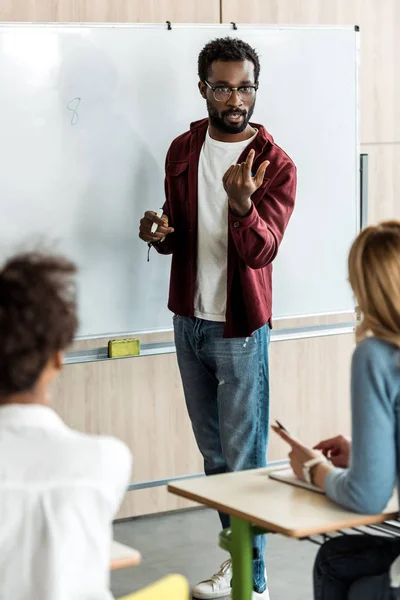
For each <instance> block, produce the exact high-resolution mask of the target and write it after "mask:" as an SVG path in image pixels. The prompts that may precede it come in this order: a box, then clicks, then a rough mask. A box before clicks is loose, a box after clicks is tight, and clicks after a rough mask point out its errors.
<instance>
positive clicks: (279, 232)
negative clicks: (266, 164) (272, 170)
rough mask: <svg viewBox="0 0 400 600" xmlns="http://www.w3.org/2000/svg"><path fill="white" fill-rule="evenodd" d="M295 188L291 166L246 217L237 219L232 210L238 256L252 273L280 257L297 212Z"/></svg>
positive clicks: (232, 226)
mask: <svg viewBox="0 0 400 600" xmlns="http://www.w3.org/2000/svg"><path fill="white" fill-rule="evenodd" d="M296 185H297V175H296V167H295V165H294V164H293V163H292V162H290V163H289V164H287V165H285V166H284V167H283V168H282V170H281V172H280V173H278V175H277V176H276V177H275V179H274V180H273V181H272V182H271V185H270V187H269V188H267V190H266V191H265V194H264V196H263V198H262V199H261V200H260V201H259V202H258V203H257V207H256V206H255V205H254V204H252V207H251V210H250V212H249V213H248V214H247V215H245V216H244V217H238V216H236V215H235V214H234V213H233V211H231V210H229V228H230V232H231V234H232V238H233V241H234V243H235V246H236V249H237V252H238V254H239V256H240V257H241V259H242V260H243V261H244V262H245V263H246V264H247V265H248V266H249V267H251V268H252V269H261V268H263V267H266V266H267V265H268V264H270V263H271V262H272V261H273V260H274V258H275V256H276V255H277V253H278V248H279V245H280V243H281V241H282V238H283V234H284V233H285V229H286V227H287V224H288V223H289V219H290V216H291V214H292V212H293V209H294V203H295V198H296Z"/></svg>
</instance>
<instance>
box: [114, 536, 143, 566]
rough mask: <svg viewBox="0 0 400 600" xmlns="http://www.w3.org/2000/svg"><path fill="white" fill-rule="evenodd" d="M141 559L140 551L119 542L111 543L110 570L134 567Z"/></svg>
mask: <svg viewBox="0 0 400 600" xmlns="http://www.w3.org/2000/svg"><path fill="white" fill-rule="evenodd" d="M141 560H142V557H141V554H140V552H138V551H137V550H135V549H134V548H130V547H129V546H124V544H120V543H119V542H112V544H111V566H110V569H111V571H116V570H117V569H125V567H136V565H138V564H139V563H140V561H141Z"/></svg>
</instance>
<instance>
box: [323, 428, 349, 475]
mask: <svg viewBox="0 0 400 600" xmlns="http://www.w3.org/2000/svg"><path fill="white" fill-rule="evenodd" d="M314 450H321V452H322V454H323V455H324V456H326V458H327V459H329V460H330V461H331V463H332V464H333V465H334V466H335V467H340V468H342V469H346V468H347V467H348V466H349V462H350V450H351V440H350V438H346V437H344V436H343V435H337V436H336V437H333V438H330V439H329V440H323V441H322V442H320V443H319V444H317V445H316V446H314Z"/></svg>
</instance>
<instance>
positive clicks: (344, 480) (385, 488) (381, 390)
mask: <svg viewBox="0 0 400 600" xmlns="http://www.w3.org/2000/svg"><path fill="white" fill-rule="evenodd" d="M379 344H380V342H378V341H377V340H374V339H372V338H371V339H367V340H364V341H363V342H361V344H360V345H359V346H358V347H357V348H356V350H355V352H354V355H353V361H352V373H351V406H352V450H351V459H350V466H349V469H334V470H332V471H330V472H329V473H328V475H327V478H326V480H325V490H326V493H327V495H328V496H329V497H330V498H331V499H332V500H334V501H335V502H337V503H338V504H341V505H342V506H345V507H346V508H348V509H350V510H354V511H356V512H359V513H364V514H378V513H380V512H382V511H383V510H384V508H385V507H386V505H387V503H388V501H389V500H390V498H391V496H392V494H393V490H394V486H395V481H396V443H395V422H396V420H395V414H394V401H393V398H392V397H391V388H393V386H391V385H390V376H389V365H388V360H387V359H388V355H387V353H386V352H381V351H380V347H379Z"/></svg>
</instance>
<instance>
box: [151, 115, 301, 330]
mask: <svg viewBox="0 0 400 600" xmlns="http://www.w3.org/2000/svg"><path fill="white" fill-rule="evenodd" d="M252 127H255V128H257V129H258V134H257V136H256V137H255V139H254V140H253V142H251V143H250V144H249V145H248V146H247V147H246V148H245V150H244V151H243V153H242V155H241V156H240V158H239V161H238V162H239V163H242V162H244V161H245V160H246V157H247V154H248V152H249V151H250V150H251V149H252V148H254V150H255V157H254V163H253V172H254V173H256V172H257V169H258V167H259V165H260V164H261V163H262V162H263V161H264V160H269V161H270V164H269V166H268V168H267V170H266V173H265V177H264V182H263V184H262V185H261V186H260V188H259V189H258V190H257V191H256V192H255V193H254V194H253V195H252V197H251V200H252V208H251V210H250V212H249V213H248V214H247V215H246V216H244V217H238V216H236V215H235V214H234V213H233V212H232V211H230V210H229V216H228V228H229V231H228V281H227V299H226V324H225V330H224V337H242V336H243V337H246V336H250V335H252V333H253V332H254V331H256V329H258V328H259V327H262V325H265V323H267V322H268V321H269V320H270V319H271V316H272V261H273V260H274V258H275V256H276V255H277V252H278V247H279V244H280V243H281V241H282V238H283V234H284V232H285V229H286V226H287V224H288V222H289V218H290V215H291V214H292V212H293V208H294V202H295V196H296V167H295V165H294V164H293V162H292V160H291V159H290V158H289V157H288V156H287V154H285V152H284V151H283V150H282V149H281V148H279V146H277V145H276V144H275V142H274V140H273V138H272V136H271V135H270V134H269V133H268V132H267V131H266V130H265V129H264V127H263V126H262V125H257V124H255V123H254V124H253V123H252ZM207 128H208V119H204V120H202V121H197V122H196V123H192V125H191V127H190V131H187V132H186V133H184V134H182V135H181V136H179V137H178V138H177V139H176V140H174V141H173V142H172V144H171V147H170V149H169V151H168V154H167V159H166V167H165V172H166V175H165V195H166V201H165V204H164V213H165V214H166V215H168V219H169V225H170V226H172V227H174V229H175V231H174V233H172V234H169V235H168V236H167V237H166V238H165V240H164V242H162V243H160V244H158V245H157V246H155V247H156V249H157V251H158V252H160V253H161V254H172V266H171V280H170V289H169V301H168V308H169V309H170V310H171V311H172V312H174V313H175V314H177V315H181V316H183V317H193V316H194V296H195V286H196V273H197V180H198V166H199V157H200V151H201V148H202V146H203V143H204V140H205V137H206V132H207Z"/></svg>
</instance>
